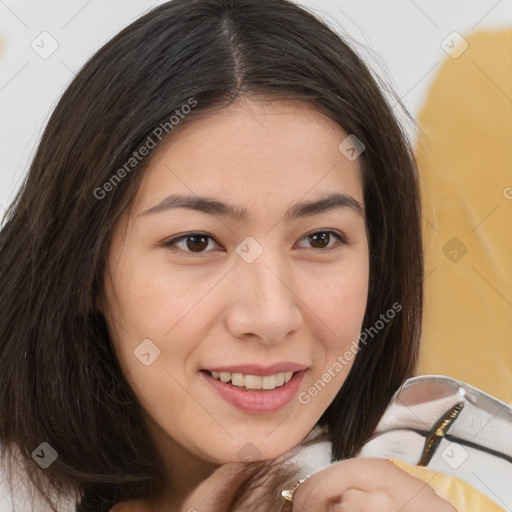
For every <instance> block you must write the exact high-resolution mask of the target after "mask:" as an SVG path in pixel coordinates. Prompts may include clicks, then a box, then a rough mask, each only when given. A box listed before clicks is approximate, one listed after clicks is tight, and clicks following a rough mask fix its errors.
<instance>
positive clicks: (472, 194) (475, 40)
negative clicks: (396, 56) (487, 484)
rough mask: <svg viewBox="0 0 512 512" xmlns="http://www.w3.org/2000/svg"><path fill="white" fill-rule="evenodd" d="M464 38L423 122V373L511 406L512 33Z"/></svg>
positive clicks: (457, 493) (456, 491)
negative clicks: (466, 386)
mask: <svg viewBox="0 0 512 512" xmlns="http://www.w3.org/2000/svg"><path fill="white" fill-rule="evenodd" d="M465 39H466V41H467V43H468V47H467V49H466V50H465V51H464V52H463V53H462V54H461V55H460V56H459V57H458V58H456V59H452V58H451V57H447V59H446V60H445V62H444V63H443V65H442V67H441V69H440V71H439V74H438V75H437V77H436V79H435V80H434V83H433V85H432V87H431V90H430V92H429V94H428V97H427V100H426V103H425V106H424V108H423V109H422V111H421V112H420V113H419V116H418V124H419V127H420V139H419V143H418V145H417V148H416V157H417V160H418V165H419V169H420V174H421V177H422V195H423V201H424V203H423V204H424V214H423V218H424V233H425V258H426V271H425V275H426V278H425V315H424V331H423V338H422V341H423V343H422V352H421V357H420V366H419V371H418V373H419V374H441V375H448V376H450V377H453V378H455V379H458V380H461V381H464V382H467V383H469V384H472V385H473V386H476V387H478V388H480V389H482V390H483V391H485V392H487V393H490V394H492V395H494V396H496V397H497V398H500V399H501V400H503V401H505V402H509V403H511V402H512V29H507V30H503V31H498V32H478V33H475V34H473V35H471V36H469V37H466V38H465ZM484 428H485V427H484ZM393 462H395V463H396V464H397V465H399V466H400V467H402V468H403V469H406V470H407V471H408V472H409V473H411V474H413V475H415V476H418V477H419V478H421V479H422V480H425V481H426V482H429V484H430V485H431V486H432V487H434V489H436V491H437V492H438V493H439V494H441V495H442V496H445V497H446V498H448V499H449V500H450V501H451V502H452V503H453V504H454V505H455V506H456V507H457V508H458V510H459V511H460V512H495V511H496V512H498V511H502V510H504V509H502V508H500V507H499V506H498V505H496V504H495V503H493V502H492V501H491V500H489V499H488V498H487V497H486V496H484V495H483V494H481V493H479V492H477V491H476V490H474V489H473V488H472V487H470V486H469V485H466V484H465V483H464V482H462V481H461V480H458V479H456V478H454V477H449V476H445V475H441V474H439V473H436V472H433V471H431V470H427V469H425V468H420V467H411V466H407V465H406V464H404V463H402V462H398V461H393ZM482 474H483V475H485V468H482ZM511 485H512V482H511ZM497 501H498V502H499V497H497ZM505 505H506V506H508V507H512V503H508V504H504V506H505Z"/></svg>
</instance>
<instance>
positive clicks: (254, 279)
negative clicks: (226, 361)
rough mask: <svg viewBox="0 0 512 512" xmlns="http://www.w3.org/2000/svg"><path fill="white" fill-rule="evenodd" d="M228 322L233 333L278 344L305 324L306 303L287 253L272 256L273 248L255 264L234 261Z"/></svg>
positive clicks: (235, 335) (237, 336)
mask: <svg viewBox="0 0 512 512" xmlns="http://www.w3.org/2000/svg"><path fill="white" fill-rule="evenodd" d="M228 286H229V287H230V290H231V292H230V294H229V297H230V299H231V301H230V302H229V305H228V313H227V316H226V317H225V318H226V324H227V328H228V330H229V332H230V333H231V335H232V336H234V337H235V338H238V339H244V338H245V339H253V340H254V341H258V342H259V343H267V344H275V343H279V342H280V341H282V340H284V339H285V338H286V337H287V336H290V335H291V334H292V333H293V332H296V331H298V330H299V329H300V328H301V327H302V325H303V323H304V322H303V315H302V313H301V305H302V304H303V303H302V301H301V299H300V297H299V295H298V292H297V290H296V285H295V282H294V278H293V276H292V273H291V271H290V268H289V264H288V263H287V262H286V256H284V257H281V256H275V257H274V256H272V255H271V254H270V250H268V249H267V250H264V251H263V253H262V254H261V255H260V256H259V257H258V258H257V259H256V260H255V261H253V262H252V263H247V262H246V261H244V260H243V259H241V258H240V259H239V260H237V261H236V262H235V267H234V268H233V269H232V272H231V280H230V282H229V284H228Z"/></svg>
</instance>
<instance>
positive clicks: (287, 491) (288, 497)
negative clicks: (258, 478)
mask: <svg viewBox="0 0 512 512" xmlns="http://www.w3.org/2000/svg"><path fill="white" fill-rule="evenodd" d="M310 476H311V475H306V476H305V477H304V478H301V479H300V480H299V481H298V482H297V483H296V484H295V485H294V486H293V487H292V488H291V489H285V490H284V491H282V492H281V496H282V497H283V498H284V499H285V500H286V501H292V500H293V495H294V493H295V491H296V490H297V489H298V487H299V485H300V484H303V483H304V482H305V481H306V480H307V479H308V478H309V477H310Z"/></svg>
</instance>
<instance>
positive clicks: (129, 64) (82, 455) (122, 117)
mask: <svg viewBox="0 0 512 512" xmlns="http://www.w3.org/2000/svg"><path fill="white" fill-rule="evenodd" d="M391 92H392V91H391ZM248 94H258V95H266V96H268V97H271V98H274V99H276V100H279V99H294V100H302V101H304V102H308V103H309V104H310V105H312V106H313V107H314V108H316V109H317V110H318V111H319V112H322V113H324V114H326V115H328V116H329V117H330V118H332V119H333V120H334V121H335V122H336V123H338V124H339V125H340V126H341V127H342V128H343V129H344V130H345V131H346V132H347V133H349V134H354V135H355V136H356V137H357V138H358V139H359V140H360V141H361V142H362V143H363V144H364V146H365V151H364V152H363V153H362V155H361V156H360V157H359V158H360V162H361V166H362V169H363V186H364V203H365V208H366V224H367V229H368V233H369V246H370V282H369V291H368V303H367V309H366V312H365V317H364V321H363V330H365V329H370V328H372V327H374V326H375V324H376V323H377V322H378V321H379V319H380V318H381V315H382V314H384V313H385V312H386V311H388V310H389V309H390V307H391V306H392V304H394V303H398V304H400V305H401V311H400V312H399V313H397V314H396V316H395V317H394V318H393V320H392V321H390V322H387V323H386V324H385V327H384V328H382V329H378V330H375V329H374V331H377V332H376V333H375V334H373V333H372V339H371V342H369V343H367V344H366V345H365V346H364V349H363V350H361V351H360V352H359V353H358V354H357V357H356V358H355V362H354V365H353V367H352V369H351V371H350V373H349V375H348V377H347V380H346V381H345V383H344V384H343V386H342V388H341V390H340V392H339V393H338V395H337V396H336V398H335V399H334V401H333V402H332V403H331V404H330V406H329V407H328V408H327V410H326V411H325V413H324V414H323V416H322V417H321V419H320V422H319V424H320V425H327V426H328V428H329V435H330V438H331V441H332V443H333V457H335V458H338V459H339V458H348V457H352V456H354V455H355V454H356V453H357V452H358V450H359V449H360V448H361V446H362V444H363V443H364V442H365V441H366V440H367V439H368V438H369V436H370V435H371V433H372V431H373V429H374V427H375V425H376V423H377V422H378V420H379V418H380V416H381V415H382V413H383V411H384V409H385V407H386V405H387V403H388V402H389V400H390V398H391V396H392V394H393V393H394V392H395V391H396V390H397V389H398V387H399V386H400V385H401V384H402V383H403V381H404V380H405V379H406V378H407V377H409V376H410V375H412V374H413V372H414V369H415V363H416V357H417V345H418V340H419V337H420V331H421V313H422V297H423V286H422V282H423V251H422V239H421V215H420V198H419V191H418V189H419V187H418V176H417V169H416V163H415V160H414V156H413V153H412V149H411V147H410V144H409V142H408V139H407V134H406V132H405V130H404V129H403V128H402V127H401V125H400V122H399V121H398V120H397V118H396V115H395V114H394V112H393V108H392V107H391V105H390V103H389V101H390V100H389V99H387V98H386V96H385V93H383V83H382V82H381V81H380V79H379V78H377V77H376V76H374V73H373V72H372V71H371V69H370V68H369V67H368V65H367V64H365V62H364V60H363V59H362V58H361V57H360V56H358V55H357V54H356V53H355V51H354V50H352V49H351V48H350V46H349V45H348V44H347V43H346V42H345V40H344V38H342V37H341V36H340V35H339V34H338V33H337V32H336V31H335V30H334V29H332V28H330V27H329V26H328V25H326V24H325V23H324V22H322V21H320V20H319V19H318V18H317V17H316V16H315V15H313V14H312V13H310V12H308V11H307V10H305V9H304V8H301V7H299V6H298V5H296V4H294V3H292V2H290V1H287V0H174V1H172V2H168V3H165V4H163V5H161V6H159V7H157V8H155V9H153V10H152V11H150V12H149V13H147V14H145V15H144V16H143V17H141V18H140V19H138V20H137V21H135V22H134V23H132V24H131V25H130V26H128V27H127V28H125V29H124V30H123V31H122V32H120V33H119V34H118V35H116V36H115V37H114V38H113V39H112V40H111V41H109V42H108V43H107V44H106V45H105V46H103V47H102V48H101V49H100V50H99V51H98V52H97V53H96V54H95V55H94V56H93V57H92V58H91V59H90V60H89V61H88V62H87V63H86V64H85V65H84V67H83V68H82V69H81V71H80V72H79V73H78V74H77V75H76V77H75V78H74V80H73V81H72V82H71V84H70V85H69V87H68V88H67V90H66V91H65V93H64V94H63V96H62V98H61V99H60V101H59V103H58V104H57V106H56V108H55V110H54V112H53V114H52V116H51V118H50V120H49V122H48V124H47V126H46V129H45V131H44V133H43V135H42V138H41V141H40V143H39V146H38V149H37V152H36V154H35V157H34V159H33V161H32V163H31V166H30V169H29V172H28V173H27V175H26V178H25V180H24V182H23V184H22V187H21V188H20V190H19V192H18V194H17V195H16V197H15V199H14V201H13V203H12V204H11V205H10V207H9V208H8V210H7V212H6V215H5V217H4V220H3V226H2V229H1V232H0V283H1V286H0V311H1V315H0V436H1V438H0V440H1V443H2V457H4V458H5V460H9V461H10V460H12V461H14V460H15V458H16V460H19V461H21V465H22V469H23V471H24V473H25V474H26V475H28V476H29V481H30V483H31V485H32V486H33V488H35V489H37V490H38V491H39V492H40V493H41V495H43V496H45V497H46V498H47V503H48V504H49V506H51V507H52V510H57V509H56V508H55V505H54V504H53V503H54V501H53V499H52V498H51V497H50V493H51V492H54V491H55V492H57V493H66V492H68V491H74V492H76V493H77V494H78V495H80V496H81V497H83V508H82V510H83V511H84V512H87V511H94V512H98V511H103V510H109V508H110V507H112V506H113V505H114V504H115V503H117V502H119V501H123V500H129V499H136V498H147V497H149V496H153V497H154V496H158V495H159V493H160V492H161V491H162V489H163V487H164V483H165V470H164V462H163V461H162V460H161V457H160V455H159V452H158V450H157V448H156V446H155V445H154V444H153V442H152V439H151V438H150V436H149V434H148V432H147V430H146V428H145V425H144V423H143V421H142V415H141V408H140V404H139V402H138V401H137V398H136V397H135V396H134V394H133V392H132V390H131V389H130V387H129V386H128V384H127V382H126V380H125V378H124V377H123V374H122V372H121V370H120V367H119V364H118V362H117V360H116V358H115V356H114V352H113V348H112V344H111V340H110V338H109V335H108V331H107V325H106V322H105V319H104V317H103V316H102V315H101V314H100V313H99V312H98V311H97V309H96V307H95V304H96V299H97V297H98V294H99V293H100V291H101V289H102V278H103V272H104V268H105V264H106V257H107V254H108V250H109V244H110V238H111V232H112V228H113V226H114V224H115V223H116V221H117V219H118V218H119V217H120V215H121V214H122V212H123V211H124V210H125V208H126V207H127V206H128V205H129V204H130V201H131V200H132V199H133V197H134V195H135V193H136V192H137V187H138V185H139V184H140V181H141V179H142V176H143V173H144V170H145V168H146V167H147V163H148V161H149V159H150V157H151V155H152V154H154V151H155V150H156V148H158V147H159V144H160V139H159V138H158V137H156V136H155V130H158V128H159V127H161V126H167V128H168V129H167V130H166V131H165V132H164V134H163V135H165V137H164V136H162V137H161V139H162V140H165V138H166V137H172V134H173V131H175V130H174V128H171V127H170V125H169V123H170V121H169V120H170V119H171V116H173V115H179V112H181V114H183V112H184V109H183V106H184V105H186V104H188V105H191V104H192V102H195V104H194V107H193V108H190V109H188V110H185V112H186V113H187V115H185V116H181V117H183V119H181V117H180V122H179V125H178V127H177V129H179V128H180V127H182V126H184V125H185V123H189V122H193V120H194V118H196V117H197V116H201V115H210V114H212V113H214V112H215V111H216V110H219V109H222V108H225V107H226V106H227V105H229V104H230V103H231V102H233V101H234V100H235V99H236V98H237V97H239V96H242V95H248ZM390 97H393V98H394V101H395V102H396V104H397V105H400V106H401V103H400V101H399V98H398V97H397V96H396V95H393V93H392V96H390ZM191 99H192V100H191ZM177 110H178V111H179V112H178V113H176V111H177ZM165 123H167V124H165ZM171 124H172V122H171ZM157 133H160V132H158V131H157ZM148 137H152V140H153V142H154V143H155V144H152V145H154V146H155V147H153V149H151V150H150V151H149V153H148V154H147V155H146V156H144V157H141V153H140V152H139V150H140V148H141V147H143V146H147V141H148V140H149V139H148ZM340 142H341V141H340ZM134 152H137V154H138V157H137V159H138V160H137V162H136V163H135V164H134V161H133V160H132V161H131V162H132V165H130V166H129V167H127V166H126V164H127V162H129V161H130V159H131V158H134ZM120 169H124V170H125V172H124V173H123V172H122V171H121V172H120ZM114 175H116V176H117V178H121V179H117V180H116V181H115V183H113V181H112V177H113V176H114ZM106 183H110V185H107V186H105V184H106ZM102 191H103V192H102ZM105 191H108V193H107V192H105ZM104 192H105V193H104ZM381 323H382V322H381ZM368 332H370V331H368ZM43 442H45V443H48V445H49V446H51V447H52V448H53V449H54V450H55V451H56V452H57V453H58V457H57V459H56V460H55V461H54V462H53V464H51V465H50V466H49V467H48V468H47V469H42V468H41V467H40V466H39V465H38V464H37V463H36V461H35V458H33V457H32V454H33V453H34V451H35V450H36V449H37V448H38V447H40V445H41V443H43Z"/></svg>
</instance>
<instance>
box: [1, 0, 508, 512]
mask: <svg viewBox="0 0 512 512" xmlns="http://www.w3.org/2000/svg"><path fill="white" fill-rule="evenodd" d="M161 3H164V2H163V0H162V1H155V0H151V1H150V0H61V1H54V0H0V41H1V48H0V218H1V216H2V214H3V210H4V209H5V207H6V206H7V205H8V204H9V203H10V202H11V200H12V198H13V196H14V192H15V191H16V190H17V188H18V187H19V185H20V183H21V178H22V177H23V175H24V174H25V172H26V171H27V168H28V164H29V161H30V158H31V157H32V156H33V153H34V150H35V148H36V145H37V142H38V139H39V137H40V134H41V132H42V129H43V127H44V125H45V123H46V120H47V119H48V116H49V113H50V112H51V110H52V108H53V106H54V105H55V104H56V102H57V100H58V98H59V96H60V95H61V94H62V92H63V90H64V89H65V87H66V85H67V84H68V83H69V81H70V80H71V79H72V77H73V75H74V73H76V72H77V71H78V70H79V68H80V67H81V66H82V64H83V63H84V62H85V60H86V59H87V58H88V57H90V56H91V55H92V54H93V53H94V52H95V51H96V50H97V49H99V47H100V46H101V45H102V44H104V43H105V42H106V41H107V40H108V39H110V38H111V37H112V36H113V35H114V34H115V33H117V32H118V31H119V30H120V29H121V28H123V27H124V26H126V25H127V24H129V23H130V22H132V21H133V20H134V19H135V18H137V17H138V16H140V15H141V14H142V13H144V12H145V11H147V10H149V9H150V8H152V7H153V6H156V5H158V4H161ZM300 3H301V4H303V5H304V6H306V7H308V8H311V9H313V10H314V11H315V12H317V13H319V14H320V15H321V16H322V17H324V19H326V20H327V21H328V22H329V23H330V24H331V26H334V28H337V30H339V31H340V32H342V33H346V34H348V35H350V36H351V38H353V39H354V40H355V41H357V42H358V43H360V44H362V45H364V47H360V46H356V48H355V49H356V51H358V53H359V54H360V55H361V56H362V57H364V58H365V59H366V60H367V61H368V62H369V64H370V65H371V66H372V67H373V68H374V69H375V71H376V72H377V73H378V74H380V75H381V76H382V77H383V78H384V79H385V80H387V81H388V82H390V84H391V85H392V86H393V87H394V88H395V90H396V91H397V92H398V94H399V96H400V97H401V98H402V100H403V102H404V103H405V105H406V107H407V108H408V109H409V111H410V112H411V113H412V114H413V115H416V113H417V112H418V111H419V109H420V108H421V106H422V104H423V101H424V99H425V95H426V92H427V91H428V88H429V86H430V84H431V82H432V80H433V79H434V77H435V74H436V72H437V70H438V69H439V67H440V64H441V63H442V61H443V60H445V59H447V58H449V57H448V56H447V54H446V53H445V51H444V50H443V48H442V43H443V41H444V40H445V39H446V38H447V37H448V36H449V35H450V34H452V33H453V32H454V31H457V32H459V33H460V34H461V35H462V36H467V35H468V34H469V33H471V32H474V31H477V30H485V29H495V28H496V29H501V28H504V27H510V26H511V25H512V0H472V1H471V0H343V1H340V0H338V1H336V0H302V1H301V2H300ZM365 47H367V48H368V49H365ZM50 53H51V55H50ZM411 137H412V138H414V133H412V132H411ZM6 492H7V490H6V489H2V488H0V512H11V511H12V505H11V500H10V498H9V495H8V494H7V495H6ZM16 510H30V508H20V509H18V508H17V509H16ZM39 510H40V509H38V512H39Z"/></svg>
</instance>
